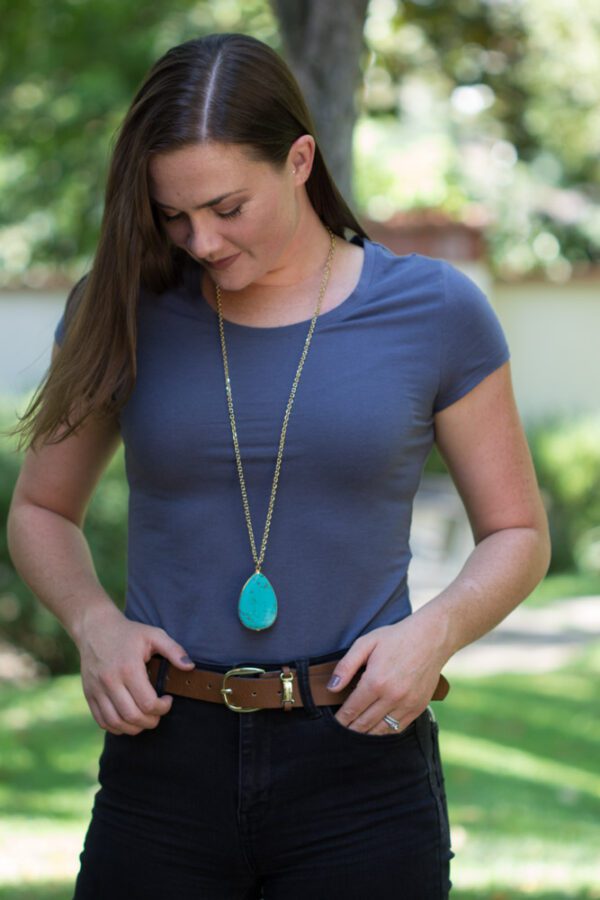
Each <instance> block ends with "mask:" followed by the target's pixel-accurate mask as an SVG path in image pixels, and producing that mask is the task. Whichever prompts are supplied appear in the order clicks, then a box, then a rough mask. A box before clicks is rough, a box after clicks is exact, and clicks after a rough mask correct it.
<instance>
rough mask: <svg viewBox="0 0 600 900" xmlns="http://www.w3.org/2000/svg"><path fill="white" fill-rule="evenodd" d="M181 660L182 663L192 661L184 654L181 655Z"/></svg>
mask: <svg viewBox="0 0 600 900" xmlns="http://www.w3.org/2000/svg"><path fill="white" fill-rule="evenodd" d="M181 662H182V663H191V662H194V660H193V659H190V657H189V656H188V655H187V654H186V655H185V656H182V657H181Z"/></svg>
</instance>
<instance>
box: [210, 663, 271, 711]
mask: <svg viewBox="0 0 600 900" xmlns="http://www.w3.org/2000/svg"><path fill="white" fill-rule="evenodd" d="M257 674H263V675H264V674H265V670H264V669H256V668H254V666H241V668H239V669H230V670H229V672H225V674H224V675H223V687H222V688H221V693H222V694H223V700H224V701H225V703H226V704H227V706H228V707H229V709H232V710H233V711H234V712H257V710H259V709H263V707H262V706H235V704H233V703H230V702H229V699H228V697H227V694H231V693H233V690H232V688H228V687H225V685H226V684H227V679H228V678H231V677H232V676H233V675H257Z"/></svg>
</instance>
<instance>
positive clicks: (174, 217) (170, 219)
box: [161, 210, 181, 222]
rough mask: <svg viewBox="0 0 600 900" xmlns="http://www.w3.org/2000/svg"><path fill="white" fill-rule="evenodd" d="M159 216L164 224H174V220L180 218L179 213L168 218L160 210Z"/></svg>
mask: <svg viewBox="0 0 600 900" xmlns="http://www.w3.org/2000/svg"><path fill="white" fill-rule="evenodd" d="M161 216H162V217H163V219H164V220H165V222H174V221H175V219H180V218H181V213H177V215H175V216H168V215H167V214H166V212H162V210H161Z"/></svg>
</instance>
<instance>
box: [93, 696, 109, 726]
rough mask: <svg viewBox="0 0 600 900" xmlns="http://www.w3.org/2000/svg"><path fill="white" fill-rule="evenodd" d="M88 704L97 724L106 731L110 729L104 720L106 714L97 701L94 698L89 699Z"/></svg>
mask: <svg viewBox="0 0 600 900" xmlns="http://www.w3.org/2000/svg"><path fill="white" fill-rule="evenodd" d="M88 706H89V708H90V710H91V712H92V715H93V717H94V719H95V720H96V724H97V725H99V726H100V728H102V729H103V730H104V731H108V730H109V729H108V726H107V724H106V722H105V720H104V716H103V715H102V712H101V710H100V707H99V706H98V704H97V702H96V701H95V700H94V699H93V698H89V699H88Z"/></svg>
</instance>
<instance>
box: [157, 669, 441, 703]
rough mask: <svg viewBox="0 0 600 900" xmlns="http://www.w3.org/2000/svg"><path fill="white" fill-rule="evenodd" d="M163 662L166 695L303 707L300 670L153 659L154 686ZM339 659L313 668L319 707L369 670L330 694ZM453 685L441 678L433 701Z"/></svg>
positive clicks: (340, 696) (311, 673) (311, 681)
mask: <svg viewBox="0 0 600 900" xmlns="http://www.w3.org/2000/svg"><path fill="white" fill-rule="evenodd" d="M161 662H162V663H163V665H164V667H165V668H164V673H163V674H164V677H163V692H164V693H165V694H180V695H181V696H182V697H192V698H193V699H195V700H208V701H209V702H212V703H225V704H226V705H227V706H228V707H229V709H232V710H233V711H234V712H256V711H257V710H259V709H284V710H285V711H286V712H290V710H292V709H294V708H295V707H300V706H303V705H304V704H303V702H302V695H301V693H300V688H299V685H298V680H297V678H296V676H297V670H296V669H293V668H290V667H289V666H286V665H282V666H281V667H280V668H279V669H275V670H273V671H270V672H266V671H265V670H264V669H261V668H260V667H258V666H239V667H237V668H233V669H230V670H229V671H228V672H211V671H207V670H205V669H192V670H191V671H188V672H185V671H183V670H181V669H177V668H176V667H175V666H173V665H171V663H170V662H169V661H168V660H166V659H164V658H162V657H159V656H153V657H152V658H151V659H150V660H149V661H148V662H147V663H146V669H147V671H148V676H149V678H150V681H151V682H152V685H153V687H156V686H157V684H158V675H159V669H160V664H161ZM338 662H339V660H331V661H330V662H324V663H317V664H316V665H313V666H309V669H308V680H309V684H310V691H311V694H312V697H313V700H314V702H315V704H316V705H317V706H334V705H336V706H337V705H338V704H341V703H343V702H344V700H345V699H346V697H348V695H349V694H351V693H352V691H353V690H354V688H355V687H356V685H357V684H358V681H359V679H360V677H361V675H362V673H363V672H364V671H365V669H364V666H363V667H362V668H361V669H360V670H359V671H358V672H357V673H356V675H355V676H354V678H353V679H352V681H350V683H349V684H348V685H346V687H345V688H343V689H342V690H341V691H335V692H334V691H329V690H328V689H327V682H328V681H329V678H330V676H331V673H332V672H333V670H334V669H335V667H336V665H337V663H338ZM449 690H450V685H449V684H448V681H447V680H446V679H445V678H444V676H443V675H440V678H439V681H438V683H437V687H436V689H435V691H434V693H433V696H432V698H431V699H432V700H443V699H444V697H445V696H446V694H447V693H448V691H449Z"/></svg>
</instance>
